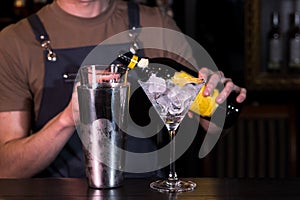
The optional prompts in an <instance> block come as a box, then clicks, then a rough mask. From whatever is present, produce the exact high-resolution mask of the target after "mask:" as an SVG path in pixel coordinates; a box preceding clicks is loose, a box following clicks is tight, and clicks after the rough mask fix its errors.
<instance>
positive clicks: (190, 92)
mask: <svg viewBox="0 0 300 200" xmlns="http://www.w3.org/2000/svg"><path fill="white" fill-rule="evenodd" d="M138 82H139V84H140V85H141V87H142V88H143V90H144V92H145V93H146V95H147V97H148V98H149V100H150V101H151V103H152V105H153V107H154V108H155V110H156V112H157V113H158V114H159V116H160V118H161V119H162V120H163V122H164V124H165V126H166V128H167V129H168V133H169V137H170V140H171V141H172V140H173V142H171V147H170V172H169V176H168V178H167V179H165V180H157V181H155V182H152V183H151V184H150V187H151V188H152V189H154V190H158V191H160V192H172V193H174V192H185V191H192V190H194V189H195V187H196V183H194V182H192V181H183V180H179V179H178V177H177V174H176V170H175V134H176V130H177V128H178V126H179V125H180V123H181V122H182V120H183V118H184V117H185V115H186V113H187V112H188V110H189V107H190V106H191V104H192V102H193V101H194V99H195V97H196V96H197V94H198V93H199V91H200V89H201V87H202V86H203V85H204V81H203V80H200V79H198V81H193V82H191V83H185V84H183V85H178V84H175V83H174V82H173V81H172V79H163V78H160V77H157V76H156V75H155V74H152V75H151V76H150V78H149V79H148V80H147V81H145V82H143V81H140V80H139V81H138Z"/></svg>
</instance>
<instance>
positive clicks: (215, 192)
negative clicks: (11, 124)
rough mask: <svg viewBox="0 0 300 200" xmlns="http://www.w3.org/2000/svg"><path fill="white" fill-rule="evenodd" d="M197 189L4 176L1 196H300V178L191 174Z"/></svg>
mask: <svg viewBox="0 0 300 200" xmlns="http://www.w3.org/2000/svg"><path fill="white" fill-rule="evenodd" d="M190 180H193V181H194V182H196V183H197V188H196V190H194V191H192V192H185V193H179V194H168V193H160V192H157V191H154V190H152V189H150V188H149V184H150V182H151V180H148V179H128V180H126V181H125V182H124V185H123V186H121V187H118V188H114V189H102V190H97V189H96V190H95V189H91V188H89V187H88V184H87V180H86V179H75V178H43V179H0V200H5V199H8V200H10V199H18V200H19V199H20V200H26V199H34V200H35V199H51V200H56V199H64V200H68V199H91V200H104V199H109V200H115V199H118V200H119V199H133V200H135V199H136V200H137V199H138V200H148V199H149V200H150V199H151V200H164V199H168V200H169V199H174V200H175V199H176V200H177V199H178V200H180V199H187V200H194V199H205V200H212V199H218V200H219V199H230V200H231V199H239V200H240V199H264V200H267V199H272V200H277V199H285V200H286V199H300V179H298V178H292V179H228V178H224V179H219V178H191V179H190Z"/></svg>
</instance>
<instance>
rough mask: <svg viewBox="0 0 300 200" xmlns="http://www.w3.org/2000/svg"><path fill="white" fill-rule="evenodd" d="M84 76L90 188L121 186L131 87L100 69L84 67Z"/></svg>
mask: <svg viewBox="0 0 300 200" xmlns="http://www.w3.org/2000/svg"><path fill="white" fill-rule="evenodd" d="M80 76H81V85H80V86H78V87H77V91H78V103H79V113H80V131H79V132H80V133H79V135H80V138H81V141H82V143H83V151H84V156H85V165H86V174H87V178H88V181H89V186H90V187H92V188H112V187H117V186H120V185H121V184H122V182H123V167H124V164H125V151H124V149H125V145H126V136H125V135H126V134H125V131H126V127H127V113H128V111H127V109H128V96H129V84H128V83H122V82H118V81H115V80H112V79H110V78H107V76H110V75H108V74H107V72H105V73H104V72H103V70H99V69H97V66H86V67H83V68H82V69H81V71H80ZM103 76H105V78H103ZM99 80H105V81H99Z"/></svg>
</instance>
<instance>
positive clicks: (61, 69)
mask: <svg viewBox="0 0 300 200" xmlns="http://www.w3.org/2000/svg"><path fill="white" fill-rule="evenodd" d="M128 15H129V24H130V27H129V28H130V29H131V28H132V27H136V28H137V27H139V8H138V6H137V5H136V4H133V3H128ZM28 20H29V23H30V25H31V27H32V29H33V31H34V33H35V35H36V39H37V40H38V41H39V42H40V43H41V44H42V43H43V42H45V40H49V38H48V35H47V32H46V30H45V28H44V26H43V24H42V23H41V21H40V19H39V18H38V16H37V15H36V14H34V15H31V16H30V17H28ZM46 45H47V44H46ZM127 45H128V47H127V49H129V44H127ZM94 47H95V46H87V47H79V48H70V49H54V50H52V49H51V47H50V46H49V47H46V48H45V47H44V48H45V51H44V53H45V75H44V89H43V96H42V101H41V105H40V110H39V113H38V116H37V119H36V121H35V123H34V125H33V130H34V132H37V131H39V130H40V129H41V128H42V127H43V126H44V125H45V124H46V123H47V122H48V121H49V120H50V119H52V118H53V117H54V116H56V115H57V114H58V113H59V112H61V111H62V110H64V108H65V107H66V106H67V105H68V103H69V101H70V99H71V96H72V92H73V87H74V84H73V83H74V82H73V81H74V79H75V78H76V75H77V72H78V69H79V68H80V66H81V64H82V62H83V61H84V59H85V58H86V56H87V55H88V54H89V53H90V52H91V51H92V50H93V48H94ZM54 53H55V54H56V56H57V60H56V61H53V60H52V61H51V60H49V59H47V58H48V56H50V57H51V56H54V55H53V54H54ZM54 57H55V56H54ZM52 58H53V57H52ZM93 64H95V63H93ZM144 100H146V99H145V98H144ZM133 141H134V140H133ZM129 143H136V142H129ZM49 145H51V144H49ZM130 145H132V144H130ZM133 146H135V145H133ZM136 148H138V147H136ZM151 148H152V147H151ZM152 150H154V149H152ZM151 174H153V173H151ZM85 176H86V175H85V166H84V156H83V152H82V144H81V141H80V138H79V136H78V134H77V133H76V132H75V133H74V134H73V135H72V137H71V138H70V139H69V141H68V142H67V143H66V145H65V146H64V148H63V149H62V151H61V152H60V153H59V155H58V156H57V157H56V159H55V160H54V161H53V162H52V163H51V165H49V166H48V167H47V168H46V169H45V170H44V171H42V172H41V173H39V174H38V175H36V177H85Z"/></svg>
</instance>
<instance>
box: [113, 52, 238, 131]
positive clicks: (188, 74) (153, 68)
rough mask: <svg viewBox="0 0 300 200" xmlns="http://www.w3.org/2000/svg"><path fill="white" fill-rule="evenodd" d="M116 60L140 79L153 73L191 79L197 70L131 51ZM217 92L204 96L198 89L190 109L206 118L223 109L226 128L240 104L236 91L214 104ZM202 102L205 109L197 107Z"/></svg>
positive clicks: (232, 123)
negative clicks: (138, 54)
mask: <svg viewBox="0 0 300 200" xmlns="http://www.w3.org/2000/svg"><path fill="white" fill-rule="evenodd" d="M116 61H117V62H119V63H121V64H123V67H124V68H125V69H126V71H128V70H132V69H134V70H136V71H137V73H138V78H139V79H140V80H142V81H146V80H148V79H149V77H150V76H151V75H153V74H155V75H156V76H158V77H162V78H164V79H171V78H174V77H175V76H177V77H178V76H179V77H180V76H182V77H184V78H186V79H193V78H194V77H197V76H198V73H197V72H195V71H192V70H190V69H188V68H187V67H185V66H183V65H181V64H179V63H178V62H176V61H174V60H172V59H169V58H145V57H143V58H142V57H139V56H137V55H135V54H133V53H131V52H127V53H124V54H121V55H119V56H118V58H117V59H116ZM182 70H183V71H182ZM123 74H124V73H121V75H123ZM204 87H205V86H204ZM218 93H219V91H218V90H217V89H215V91H214V93H213V94H212V96H209V97H204V96H203V95H202V92H201V91H200V92H199V94H198V96H197V97H196V99H195V101H194V103H193V104H192V106H191V110H192V111H193V112H195V113H197V114H199V115H201V116H202V117H204V118H207V119H210V117H211V116H212V115H213V114H214V113H217V112H220V111H223V112H222V113H224V111H225V113H226V118H225V122H224V126H223V127H224V128H225V129H227V128H230V127H231V126H233V125H234V123H235V122H236V120H237V118H238V116H239V114H240V112H241V108H242V104H241V103H237V102H236V97H237V95H238V93H236V92H232V93H231V94H230V95H229V97H228V98H227V102H226V103H224V104H221V105H216V102H215V98H216V96H217V95H218ZM202 103H204V105H205V106H206V107H207V108H206V109H205V111H202V110H203V109H199V107H201V106H200V105H199V104H201V105H203V104H202ZM197 104H198V105H197ZM208 110H209V111H208ZM217 125H219V124H217Z"/></svg>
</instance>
